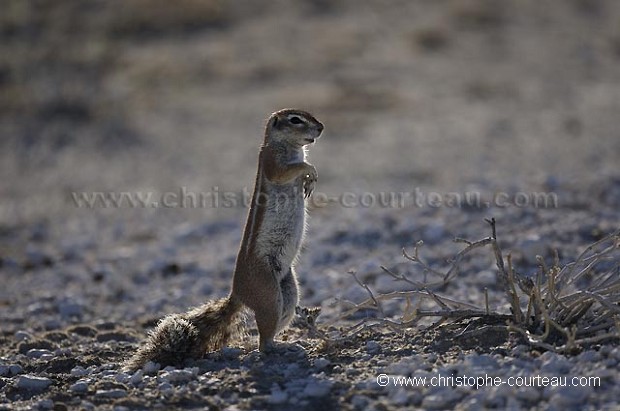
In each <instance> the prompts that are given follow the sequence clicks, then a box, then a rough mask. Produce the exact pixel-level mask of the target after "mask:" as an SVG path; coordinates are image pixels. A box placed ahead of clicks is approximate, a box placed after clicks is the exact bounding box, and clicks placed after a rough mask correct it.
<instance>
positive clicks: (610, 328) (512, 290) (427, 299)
mask: <svg viewBox="0 0 620 411" xmlns="http://www.w3.org/2000/svg"><path fill="white" fill-rule="evenodd" d="M487 222H488V223H489V225H490V227H491V235H490V236H489V237H486V238H483V239H481V240H478V241H475V242H471V241H467V240H464V239H455V241H457V242H459V243H463V244H465V245H466V246H465V248H464V249H463V250H461V251H460V252H459V253H458V254H457V255H456V256H455V257H454V258H453V260H452V262H451V266H450V268H449V269H448V270H447V271H446V272H440V271H438V270H436V269H434V268H433V267H431V266H429V265H428V264H427V263H425V261H424V260H423V259H422V258H421V256H420V253H419V250H420V246H421V243H418V244H417V245H416V246H415V248H414V251H413V253H412V254H409V253H407V252H406V251H405V250H403V255H404V257H405V258H406V259H408V260H409V261H411V262H413V263H414V264H416V265H418V266H419V267H421V268H422V271H423V273H424V277H425V278H424V280H423V281H415V280H412V279H410V278H408V277H406V276H404V275H401V274H397V273H394V272H392V271H390V270H388V269H387V268H385V267H382V268H383V271H384V273H385V274H386V275H389V276H391V277H393V278H394V279H395V280H396V281H400V282H406V283H407V284H410V285H411V287H412V288H411V289H410V290H406V291H394V292H389V293H383V294H376V293H374V292H373V291H372V290H371V289H370V287H368V286H367V285H366V284H364V283H362V282H361V281H360V280H359V279H358V277H357V276H356V275H355V274H354V273H352V275H353V278H354V279H355V281H357V282H358V284H359V285H360V286H361V287H363V288H364V289H365V290H366V291H367V293H368V295H369V298H368V299H367V300H365V301H363V302H362V303H359V304H354V303H351V302H348V304H349V305H350V306H351V307H350V308H349V309H348V310H346V312H344V313H343V315H342V316H341V317H340V318H341V319H342V318H347V317H350V316H351V315H353V314H355V313H357V312H358V311H360V310H367V309H371V310H376V311H377V312H378V316H377V318H368V319H364V320H363V321H361V322H360V323H358V324H356V325H355V326H354V327H351V328H349V329H347V330H346V331H345V332H344V333H343V335H342V337H344V338H346V337H349V336H351V335H354V334H357V333H359V332H360V331H361V330H364V329H368V328H369V327H389V328H391V329H394V330H399V331H402V330H403V329H406V328H411V327H416V326H418V325H419V322H420V320H421V319H422V318H427V317H431V318H433V317H434V318H438V319H439V321H438V322H437V323H435V324H434V325H435V326H436V325H438V324H441V323H444V322H446V321H456V320H463V319H468V318H479V319H480V320H482V321H483V322H488V324H496V323H497V321H498V320H501V321H504V322H505V325H504V326H503V327H505V329H506V331H509V332H511V333H516V334H518V335H521V336H523V337H524V339H525V341H526V342H527V343H528V344H530V345H531V346H536V347H539V348H543V349H545V350H550V351H555V352H562V353H572V352H577V351H579V350H580V349H582V348H583V347H585V346H588V345H591V344H594V343H602V342H605V341H610V340H619V339H620V230H618V231H616V232H614V233H613V234H610V235H608V236H606V237H604V238H602V239H601V240H600V241H597V242H596V243H594V244H592V245H590V246H589V247H588V248H587V249H586V250H585V251H584V252H583V253H581V255H579V256H578V257H577V258H576V259H575V261H574V262H571V263H568V264H566V265H564V266H561V265H560V262H559V258H558V257H557V253H556V257H555V259H554V261H553V264H552V265H548V264H547V263H546V262H545V261H544V260H543V259H542V257H540V256H537V261H538V265H539V270H538V274H537V276H536V278H535V279H532V278H527V277H524V276H522V275H520V274H519V273H517V272H516V271H515V269H514V268H513V264H512V259H511V255H510V254H508V255H506V256H504V254H503V252H502V250H501V248H500V247H499V244H498V241H497V235H496V230H495V220H494V219H492V220H487ZM489 248H490V251H491V252H492V253H493V255H494V258H495V261H496V266H497V282H498V284H499V285H501V289H502V290H503V292H504V296H505V299H506V301H507V302H508V303H509V306H510V313H505V312H498V311H494V310H491V309H490V307H489V303H488V294H487V290H486V289H485V290H484V294H485V304H484V306H478V305H474V304H470V303H466V302H462V301H458V300H455V299H452V298H450V297H449V296H444V295H439V294H438V293H436V292H435V291H433V290H436V289H437V288H439V287H442V286H445V285H446V284H447V283H448V282H450V281H452V280H454V279H455V278H457V277H458V274H459V272H460V270H461V263H462V261H463V260H464V259H465V258H466V257H467V256H468V255H469V254H470V253H471V252H472V251H473V250H476V249H487V250H488V249H489ZM428 275H432V276H435V277H438V278H439V280H438V281H435V282H429V281H427V280H426V277H427V276H428ZM393 299H404V300H405V301H406V307H405V309H404V312H403V313H402V316H401V318H400V319H399V320H394V319H392V318H388V317H387V316H386V315H385V313H384V310H383V303H384V302H385V301H389V300H393ZM429 307H430V308H429ZM468 332H469V333H475V332H476V330H472V331H464V333H468ZM507 334H508V333H507Z"/></svg>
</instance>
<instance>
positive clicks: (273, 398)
mask: <svg viewBox="0 0 620 411" xmlns="http://www.w3.org/2000/svg"><path fill="white" fill-rule="evenodd" d="M287 400H288V394H287V393H286V392H284V391H282V390H281V389H280V388H279V387H277V386H276V387H272V388H271V394H270V395H269V397H268V398H267V402H268V403H269V404H274V405H275V404H284V403H285V402H286V401H287Z"/></svg>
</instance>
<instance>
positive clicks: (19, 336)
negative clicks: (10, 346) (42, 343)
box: [15, 330, 34, 341]
mask: <svg viewBox="0 0 620 411" xmlns="http://www.w3.org/2000/svg"><path fill="white" fill-rule="evenodd" d="M15 339H16V340H17V341H28V340H33V339H34V337H33V336H32V334H30V333H29V332H27V331H21V330H20V331H17V332H16V333H15Z"/></svg>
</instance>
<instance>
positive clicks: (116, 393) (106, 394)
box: [95, 388, 127, 398]
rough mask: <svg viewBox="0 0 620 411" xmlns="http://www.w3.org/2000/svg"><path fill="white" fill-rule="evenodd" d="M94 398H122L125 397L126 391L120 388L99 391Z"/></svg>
mask: <svg viewBox="0 0 620 411" xmlns="http://www.w3.org/2000/svg"><path fill="white" fill-rule="evenodd" d="M95 396H96V397H99V398H124V397H126V396H127V391H125V390H122V389H120V388H115V389H112V390H99V391H97V393H96V394H95Z"/></svg>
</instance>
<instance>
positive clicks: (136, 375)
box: [129, 370, 144, 385]
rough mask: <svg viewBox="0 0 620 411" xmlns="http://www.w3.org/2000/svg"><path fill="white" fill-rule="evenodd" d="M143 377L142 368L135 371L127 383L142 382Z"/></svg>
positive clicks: (136, 383)
mask: <svg viewBox="0 0 620 411" xmlns="http://www.w3.org/2000/svg"><path fill="white" fill-rule="evenodd" d="M143 378H144V372H143V371H142V370H138V371H136V372H135V373H134V374H133V375H132V376H131V378H129V383H130V384H132V385H138V384H140V383H141V382H142V379H143Z"/></svg>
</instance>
